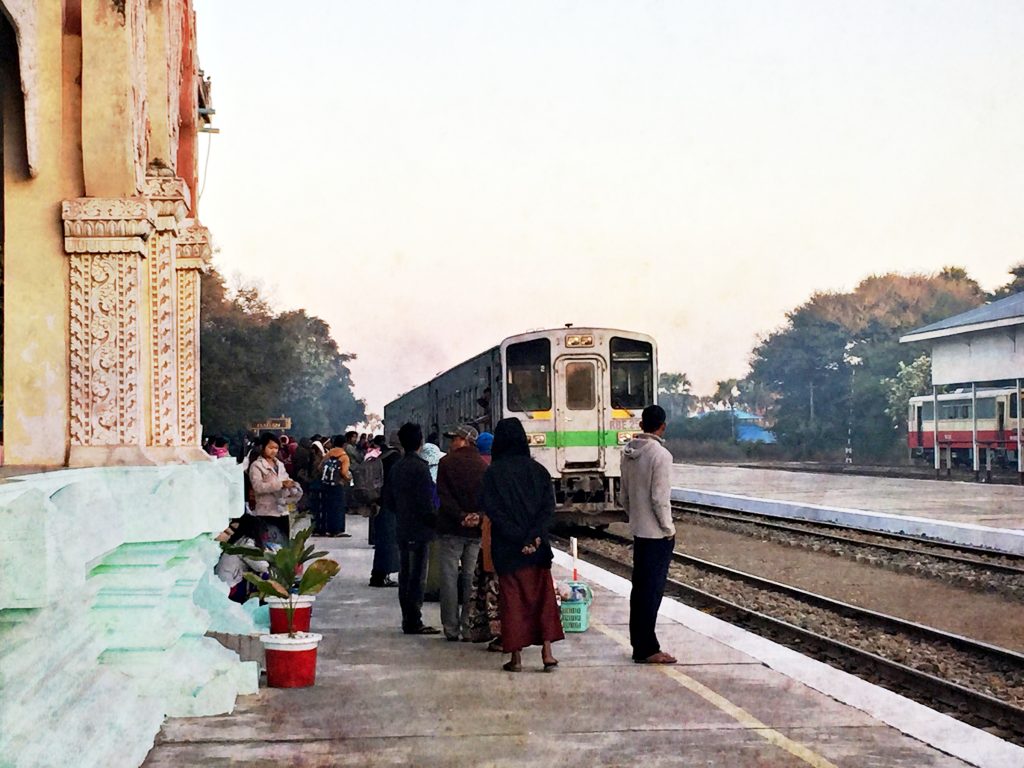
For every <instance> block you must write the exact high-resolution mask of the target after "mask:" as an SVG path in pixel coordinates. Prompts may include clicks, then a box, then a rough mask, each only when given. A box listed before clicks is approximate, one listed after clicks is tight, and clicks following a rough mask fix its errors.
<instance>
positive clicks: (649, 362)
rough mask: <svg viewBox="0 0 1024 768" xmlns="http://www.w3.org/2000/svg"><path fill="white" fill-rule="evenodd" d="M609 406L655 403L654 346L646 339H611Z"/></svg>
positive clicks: (624, 406) (631, 406)
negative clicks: (610, 395) (610, 399)
mask: <svg viewBox="0 0 1024 768" xmlns="http://www.w3.org/2000/svg"><path fill="white" fill-rule="evenodd" d="M610 351H611V377H612V408H627V409H631V410H632V409H637V408H646V407H647V406H648V405H650V404H651V403H653V402H654V348H653V347H652V345H651V344H649V343H647V342H646V341H638V340H636V339H622V338H619V337H617V336H616V337H613V338H612V340H611V350H610Z"/></svg>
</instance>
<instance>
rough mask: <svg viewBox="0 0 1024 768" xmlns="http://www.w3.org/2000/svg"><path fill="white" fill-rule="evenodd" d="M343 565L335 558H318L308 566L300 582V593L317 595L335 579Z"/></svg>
mask: <svg viewBox="0 0 1024 768" xmlns="http://www.w3.org/2000/svg"><path fill="white" fill-rule="evenodd" d="M339 570H341V567H340V566H339V565H338V564H337V563H336V562H334V561H333V560H317V561H316V562H313V563H310V564H309V566H307V568H306V571H305V573H303V574H302V581H301V582H299V594H300V595H315V594H317V593H318V592H319V591H320V590H321V589H323V588H324V586H326V584H327V583H328V582H329V581H330V580H331V579H333V578H334V577H335V576H336V575H337V574H338V571H339Z"/></svg>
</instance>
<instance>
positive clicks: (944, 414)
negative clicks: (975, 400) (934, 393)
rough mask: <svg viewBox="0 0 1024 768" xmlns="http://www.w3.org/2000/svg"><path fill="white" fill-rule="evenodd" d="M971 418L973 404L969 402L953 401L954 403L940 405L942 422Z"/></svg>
mask: <svg viewBox="0 0 1024 768" xmlns="http://www.w3.org/2000/svg"><path fill="white" fill-rule="evenodd" d="M969 418H971V403H970V401H969V400H953V401H952V402H946V403H939V420H940V421H944V420H950V419H954V420H956V419H959V420H963V419H969Z"/></svg>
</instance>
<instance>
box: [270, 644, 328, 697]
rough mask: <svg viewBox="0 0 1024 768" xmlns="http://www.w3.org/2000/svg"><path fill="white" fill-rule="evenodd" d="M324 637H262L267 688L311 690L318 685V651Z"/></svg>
mask: <svg viewBox="0 0 1024 768" xmlns="http://www.w3.org/2000/svg"><path fill="white" fill-rule="evenodd" d="M321 639H323V636H322V635H317V634H315V633H311V632H303V633H301V634H297V635H296V636H295V637H289V636H288V635H261V636H260V641H261V642H262V643H263V647H264V651H265V655H266V663H267V685H268V686H270V687H271V688H307V687H309V686H311V685H313V684H314V683H315V682H316V651H317V645H318V644H319V643H320V640H321Z"/></svg>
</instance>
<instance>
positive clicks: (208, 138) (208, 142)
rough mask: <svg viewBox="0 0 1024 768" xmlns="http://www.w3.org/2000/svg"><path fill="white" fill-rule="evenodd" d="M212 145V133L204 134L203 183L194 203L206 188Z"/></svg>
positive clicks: (201, 197)
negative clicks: (204, 159)
mask: <svg viewBox="0 0 1024 768" xmlns="http://www.w3.org/2000/svg"><path fill="white" fill-rule="evenodd" d="M212 146H213V134H212V133H208V134H206V161H205V162H204V163H203V185H202V186H201V187H200V188H199V196H198V199H197V200H196V203H198V202H199V200H202V199H203V190H205V189H206V172H207V171H208V170H209V168H210V148H211V147H212Z"/></svg>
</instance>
